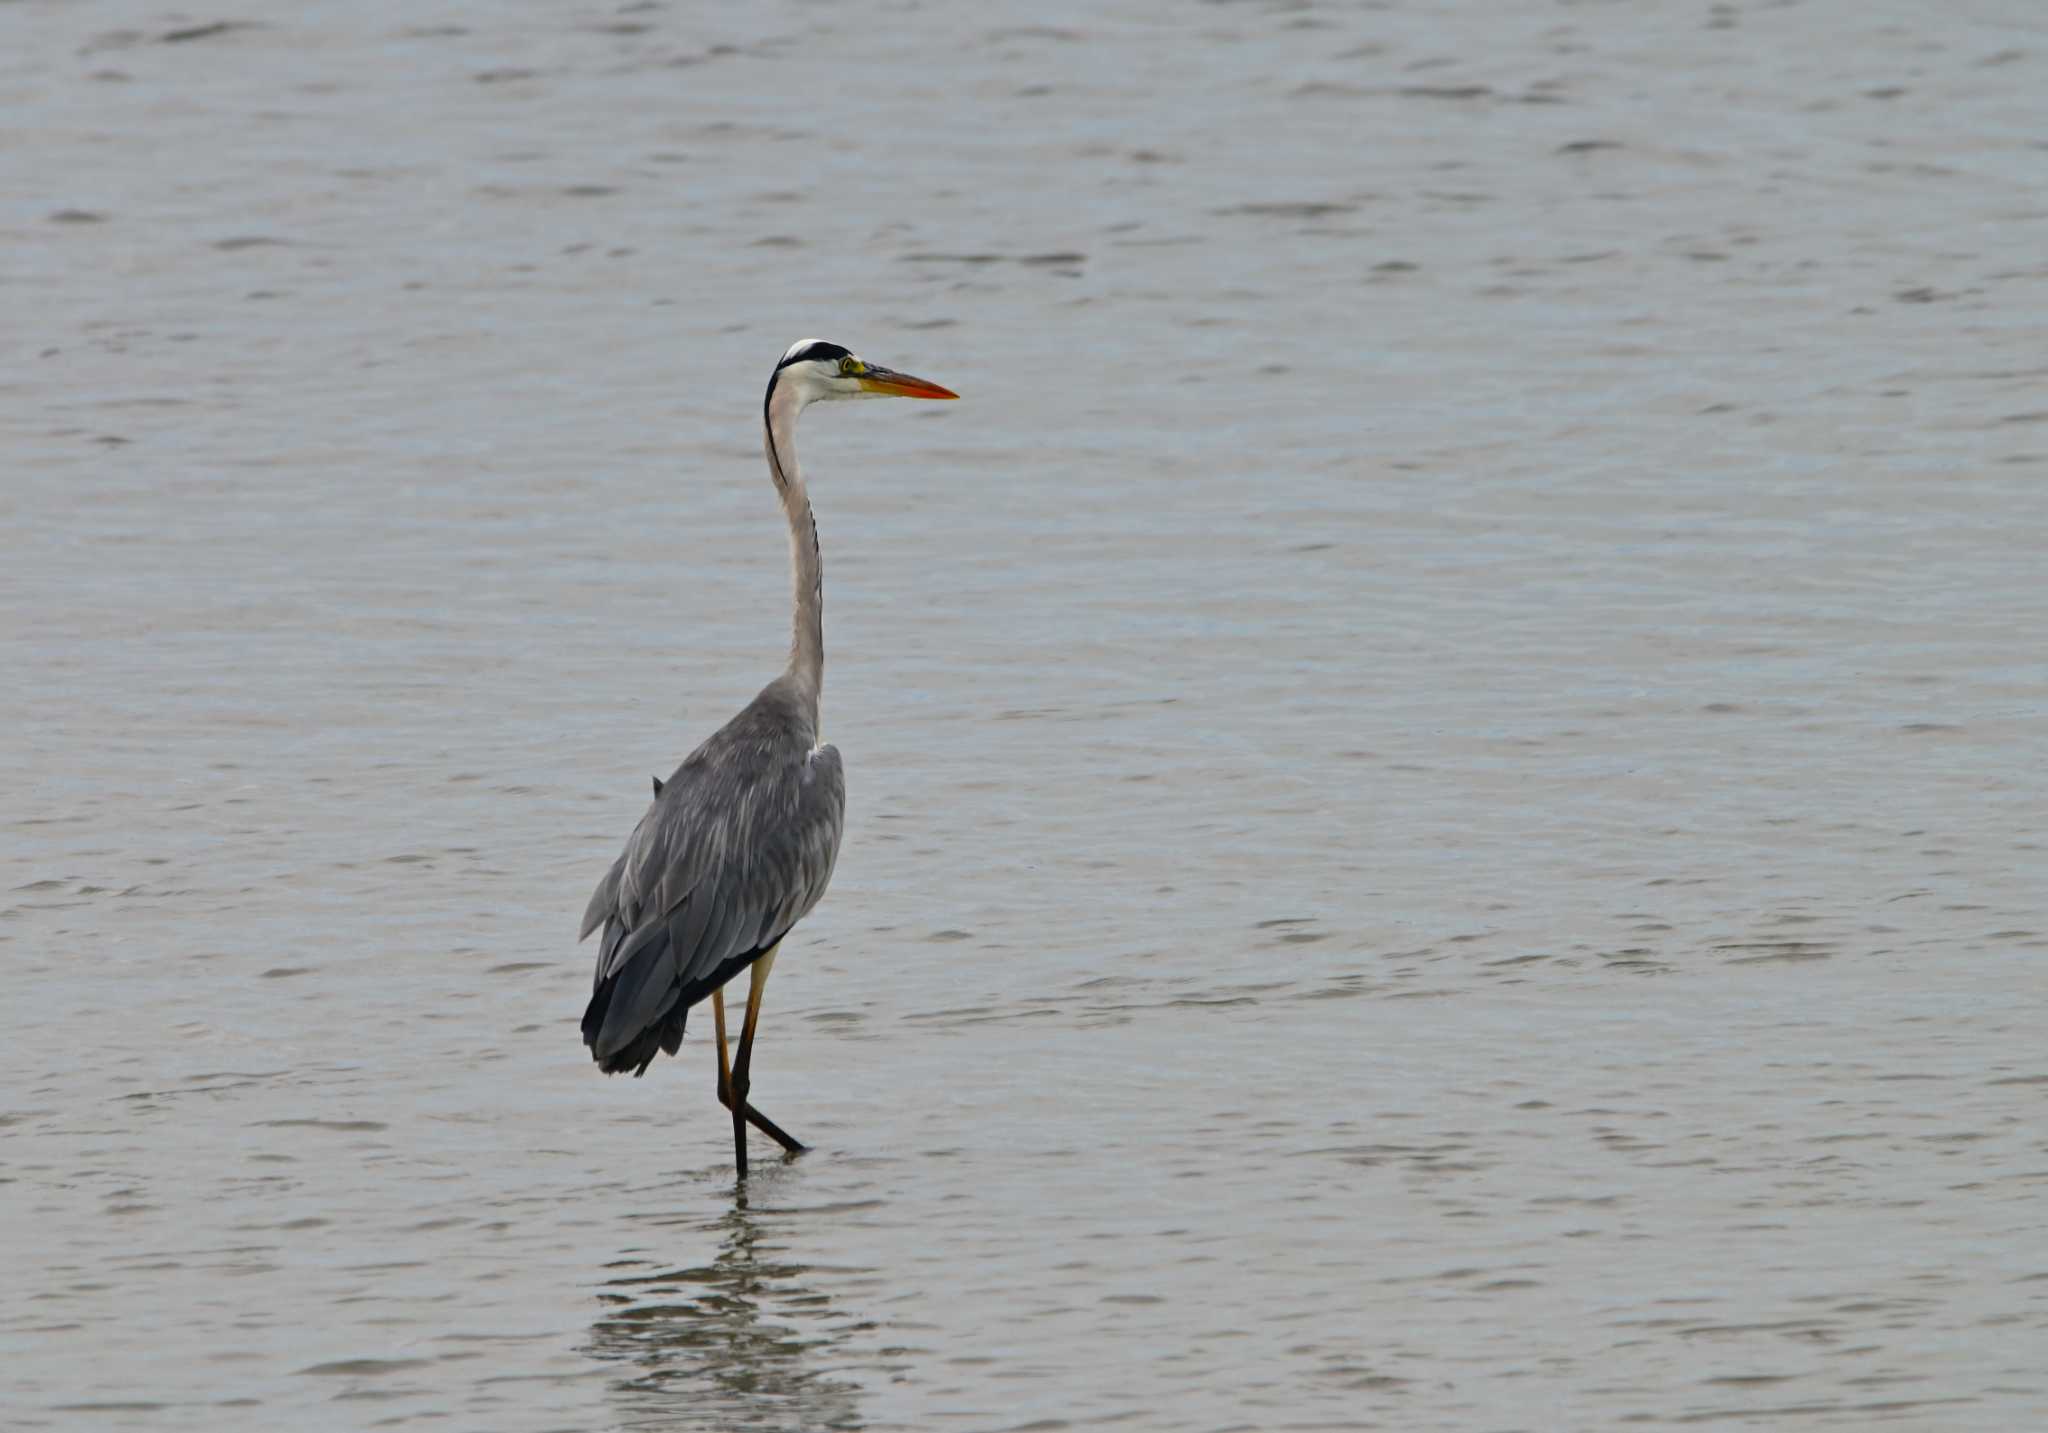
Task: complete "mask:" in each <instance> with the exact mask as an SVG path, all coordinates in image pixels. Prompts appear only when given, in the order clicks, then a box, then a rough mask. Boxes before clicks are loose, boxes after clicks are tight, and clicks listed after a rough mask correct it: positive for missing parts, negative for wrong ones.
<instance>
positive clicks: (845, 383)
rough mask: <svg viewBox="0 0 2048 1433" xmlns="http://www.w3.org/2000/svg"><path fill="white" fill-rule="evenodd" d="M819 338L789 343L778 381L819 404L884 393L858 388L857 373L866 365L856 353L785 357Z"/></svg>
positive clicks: (864, 370)
mask: <svg viewBox="0 0 2048 1433" xmlns="http://www.w3.org/2000/svg"><path fill="white" fill-rule="evenodd" d="M819 342H820V340H818V339H815V338H800V339H798V340H797V341H796V342H795V343H792V344H791V345H790V346H789V349H788V351H787V352H785V353H784V354H783V355H782V357H783V366H782V367H781V368H780V369H778V370H777V377H776V382H777V383H787V384H790V385H792V386H793V387H795V389H796V390H797V393H798V396H799V397H800V398H801V400H802V401H803V402H805V403H818V402H823V401H828V400H835V399H843V398H879V397H882V396H883V395H881V394H879V393H870V392H868V391H867V390H866V389H864V388H862V387H861V382H860V375H861V374H863V373H865V372H866V371H867V367H868V365H867V364H866V363H865V362H863V361H862V360H861V358H860V357H859V356H858V355H857V354H847V355H846V356H844V357H839V356H837V355H833V356H828V357H820V358H804V359H799V360H798V361H797V362H795V363H791V362H789V361H788V360H789V359H791V358H793V357H795V356H796V355H797V354H799V353H802V352H803V351H804V350H805V349H807V348H812V347H815V346H816V345H817V344H818V343H819Z"/></svg>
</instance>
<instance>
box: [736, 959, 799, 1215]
mask: <svg viewBox="0 0 2048 1433" xmlns="http://www.w3.org/2000/svg"><path fill="white" fill-rule="evenodd" d="M780 949H781V946H780V945H775V946H770V947H769V948H768V950H767V952H766V953H765V954H763V955H762V957H761V958H760V959H759V960H757V961H755V962H754V965H753V969H752V970H751V971H749V972H748V974H749V975H750V976H751V977H752V978H751V980H749V982H748V985H747V1020H746V1023H745V1024H744V1025H742V1026H741V1027H740V1050H739V1054H738V1055H737V1056H735V1057H734V1059H733V1066H732V1097H733V1099H734V1100H735V1101H736V1102H737V1103H736V1105H735V1112H734V1114H733V1123H732V1127H733V1144H734V1147H735V1149H736V1150H737V1152H738V1154H739V1166H740V1175H741V1177H742V1178H744V1177H745V1176H746V1173H747V1133H746V1127H745V1125H744V1124H743V1123H742V1122H741V1120H740V1116H739V1114H738V1109H739V1108H742V1107H744V1106H745V1104H746V1100H747V1089H748V1085H749V1083H750V1082H749V1080H748V1078H747V1072H748V1070H749V1069H750V1068H751V1067H752V1066H753V1063H754V1031H755V1029H756V1027H758V1026H759V1025H760V1023H761V992H762V991H763V990H765V989H767V987H768V972H769V971H771V970H773V969H774V968H775V952H776V951H777V950H780ZM765 1132H766V1133H767V1134H768V1135H769V1136H770V1137H771V1138H773V1139H774V1140H775V1141H776V1143H778V1144H780V1145H781V1146H782V1147H783V1148H784V1149H786V1150H788V1151H789V1152H790V1153H791V1154H795V1153H796V1152H797V1151H799V1150H801V1149H802V1148H803V1146H802V1145H800V1144H798V1143H797V1142H796V1141H795V1140H793V1139H791V1138H790V1137H789V1136H788V1135H786V1134H784V1133H783V1132H782V1131H781V1130H779V1129H774V1128H772V1127H769V1128H767V1129H766V1131H765Z"/></svg>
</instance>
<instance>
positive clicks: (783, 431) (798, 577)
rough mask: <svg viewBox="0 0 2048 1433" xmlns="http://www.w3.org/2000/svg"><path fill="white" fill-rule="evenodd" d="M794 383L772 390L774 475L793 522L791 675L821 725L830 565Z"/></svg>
mask: <svg viewBox="0 0 2048 1433" xmlns="http://www.w3.org/2000/svg"><path fill="white" fill-rule="evenodd" d="M802 406H803V405H802V404H801V403H800V402H798V401H797V395H796V391H795V385H794V384H777V385H775V387H773V388H771V389H770V390H769V392H768V401H767V404H766V408H767V413H766V418H767V428H768V437H767V448H768V475H769V476H770V477H771V478H773V479H774V480H775V491H776V495H777V496H779V497H780V498H781V499H782V515H783V516H784V517H785V518H787V519H788V520H789V567H790V579H791V583H792V585H793V588H794V591H793V599H794V606H795V609H796V610H795V616H794V618H793V619H792V632H791V635H790V641H789V675H790V677H791V678H792V679H793V680H794V681H795V682H796V684H797V687H798V689H799V690H801V691H802V692H803V694H804V695H805V697H806V698H807V699H808V701H809V703H810V707H811V720H812V725H813V726H815V725H816V724H817V711H818V694H819V693H820V692H821V691H822V690H823V689H824V683H825V564H824V560H823V558H822V557H821V556H820V555H819V552H818V524H817V520H816V519H815V518H813V517H812V516H811V495H810V494H809V493H808V492H806V491H805V490H804V475H803V474H802V473H801V472H800V471H799V470H798V469H797V465H796V415H797V413H798V412H799V411H801V409H802Z"/></svg>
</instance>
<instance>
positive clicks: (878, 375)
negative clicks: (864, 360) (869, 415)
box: [860, 363, 960, 398]
mask: <svg viewBox="0 0 2048 1433" xmlns="http://www.w3.org/2000/svg"><path fill="white" fill-rule="evenodd" d="M860 386H861V387H862V388H863V389H865V390H866V391H868V392H869V393H886V394H889V395H890V396H891V397H895V398H958V397H959V396H960V395H959V394H957V393H955V392H954V391H953V390H952V389H950V388H941V387H939V385H938V384H936V383H930V382H927V381H926V380H924V379H922V378H912V377H911V376H910V375H909V374H907V373H898V372H897V371H896V370H895V369H893V368H877V367H875V365H874V364H872V363H871V364H869V365H868V367H867V371H866V372H865V373H863V374H861V375H860Z"/></svg>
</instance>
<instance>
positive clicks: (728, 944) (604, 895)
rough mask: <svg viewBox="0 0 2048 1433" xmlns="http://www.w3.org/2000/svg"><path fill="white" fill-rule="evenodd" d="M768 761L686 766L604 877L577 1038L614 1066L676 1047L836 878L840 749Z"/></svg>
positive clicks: (643, 1061)
mask: <svg viewBox="0 0 2048 1433" xmlns="http://www.w3.org/2000/svg"><path fill="white" fill-rule="evenodd" d="M693 763H694V764H693ZM747 764H751V763H747ZM767 768H768V769H767V770H765V771H757V772H755V773H753V774H751V775H749V774H743V773H742V772H741V771H740V770H739V769H738V766H737V765H736V764H734V763H722V762H718V761H716V760H707V761H704V762H701V763H696V762H695V759H694V758H693V761H692V762H685V763H684V765H683V766H682V767H681V768H679V769H678V771H677V772H676V774H675V776H673V777H671V778H670V779H669V781H668V783H667V785H666V787H665V789H664V791H663V795H662V798H661V799H659V800H657V801H656V802H655V803H654V805H653V806H652V807H650V808H649V810H648V812H647V814H646V815H645V816H644V817H642V818H641V821H640V824H639V826H638V827H636V828H635V829H634V832H633V835H632V838H631V839H630V840H629V841H628V842H627V843H626V849H625V851H624V853H623V854H621V856H620V857H619V859H618V861H617V862H616V863H614V865H613V867H612V869H611V871H609V872H607V873H606V875H605V878H604V880H602V881H600V882H599V883H598V888H597V891H596V892H595V894H593V896H592V897H591V903H590V908H589V909H588V910H587V911H586V912H585V915H584V931H585V934H588V932H589V931H590V930H591V929H594V928H595V927H596V926H597V925H598V924H600V923H602V924H603V926H604V928H605V933H604V939H603V941H602V942H600V945H599V948H598V958H597V969H596V973H595V980H594V983H593V990H592V994H591V1002H590V1006H589V1008H588V1009H587V1010H586V1011H585V1013H584V1018H583V1035H584V1041H585V1043H587V1044H588V1045H589V1046H590V1047H591V1054H592V1056H593V1057H594V1058H595V1059H596V1060H597V1061H598V1063H599V1064H600V1065H601V1066H602V1067H603V1068H605V1069H606V1070H607V1071H611V1070H617V1069H626V1068H632V1067H637V1068H638V1069H643V1070H644V1069H645V1068H646V1065H647V1061H648V1060H651V1059H652V1058H653V1053H654V1051H655V1049H656V1048H661V1049H666V1050H668V1051H670V1052H671V1053H673V1052H674V1051H675V1049H676V1048H677V1046H678V1044H679V1043H680V1041H681V1038H682V1016H683V1013H684V1012H685V1011H687V1010H688V1009H689V1007H690V1006H691V1005H693V1004H695V1003H696V1002H697V1001H699V1000H701V999H703V998H704V996H706V995H708V994H709V993H710V992H711V991H712V990H714V989H716V988H717V987H718V986H720V985H722V984H724V983H725V981H727V980H729V979H731V978H732V976H733V975H735V974H737V973H738V972H739V971H740V970H741V969H744V968H745V967H746V965H748V964H750V963H751V962H752V961H753V960H755V959H757V958H758V957H759V956H760V955H761V953H762V952H764V951H766V950H767V949H768V948H770V947H771V946H773V945H774V944H775V942H776V941H778V940H780V939H781V938H782V937H783V935H784V934H785V933H787V932H788V930H789V928H790V927H791V926H793V925H795V924H796V923H797V921H799V920H801V919H802V918H803V917H804V916H805V915H806V914H808V913H809V912H810V910H811V908H812V907H813V906H815V905H817V903H818V901H819V899H820V898H822V897H823V896H824V894H825V889H826V887H827V886H828V885H829V884H830V883H831V879H832V868H833V866H834V864H835V863H836V862H837V860H838V856H839V841H840V835H841V833H842V831H843V829H844V825H845V813H846V782H845V775H844V771H843V769H842V767H841V764H840V760H839V753H838V751H837V750H836V749H835V748H833V747H830V746H821V747H817V748H815V749H812V750H810V751H808V752H805V753H803V754H802V755H801V756H800V757H797V758H796V759H794V760H788V759H785V760H779V761H773V762H770V763H767Z"/></svg>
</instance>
